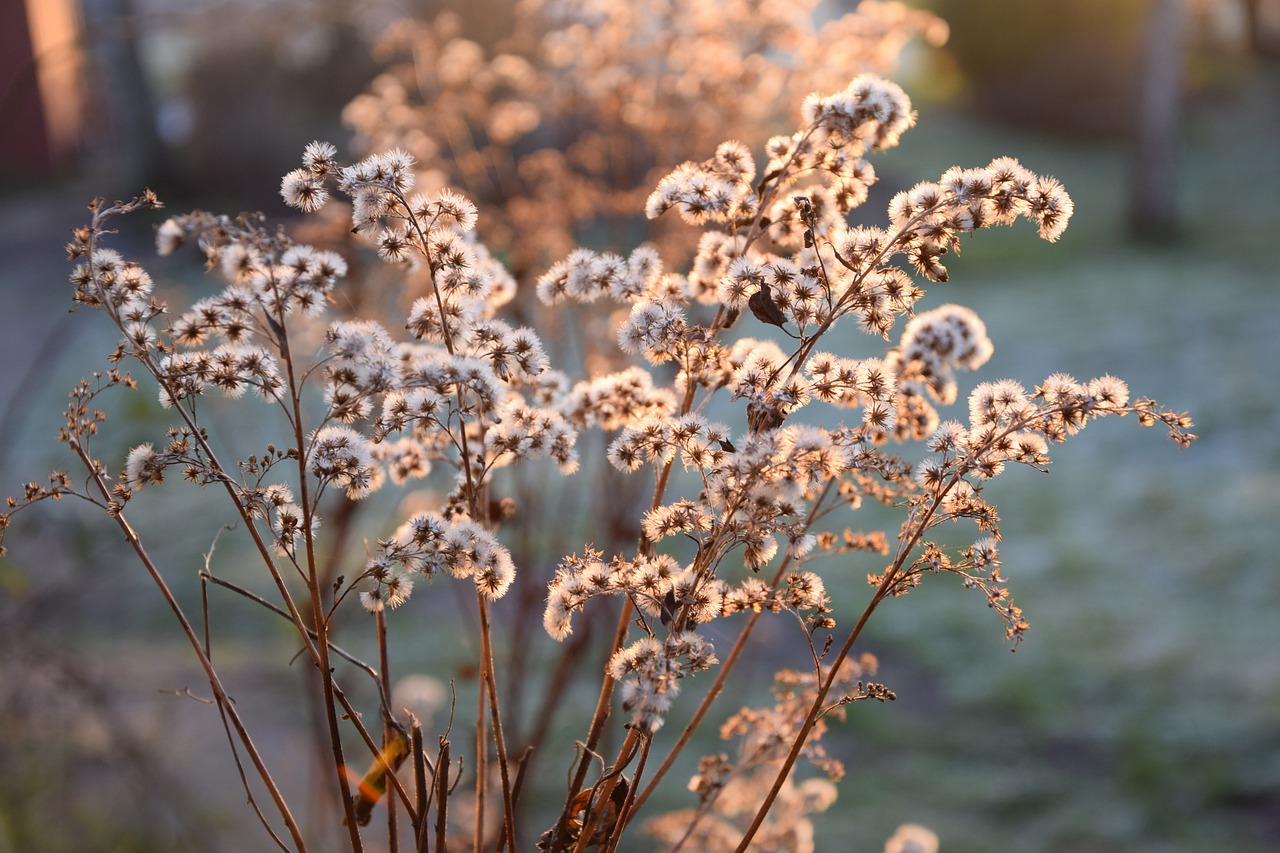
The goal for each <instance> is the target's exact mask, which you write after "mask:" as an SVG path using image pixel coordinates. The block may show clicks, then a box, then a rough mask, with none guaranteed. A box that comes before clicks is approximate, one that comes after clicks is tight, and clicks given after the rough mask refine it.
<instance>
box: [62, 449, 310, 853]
mask: <svg viewBox="0 0 1280 853" xmlns="http://www.w3.org/2000/svg"><path fill="white" fill-rule="evenodd" d="M68 443H69V444H70V446H71V448H72V450H74V451H75V453H76V455H77V456H79V457H80V461H81V462H82V463H83V464H84V466H85V467H86V468H87V469H88V471H89V475H90V478H91V479H92V481H93V483H94V485H95V486H96V487H97V489H98V491H99V492H100V493H101V494H102V497H103V499H104V500H107V501H110V500H111V498H110V492H109V490H108V489H107V485H106V483H105V482H104V481H103V479H102V473H101V471H100V470H99V468H98V467H97V466H96V465H95V464H94V462H93V460H92V459H90V458H89V456H88V455H87V454H86V453H85V451H84V449H83V448H82V447H81V445H80V442H79V441H78V440H77V439H75V438H72V439H71V440H70V441H69V442H68ZM111 516H112V518H114V519H115V522H116V524H117V525H118V526H119V527H120V529H121V531H122V532H123V533H124V538H125V541H126V542H128V543H129V547H131V548H132V549H133V551H134V553H135V554H136V555H137V556H138V559H139V560H140V561H141V562H142V565H143V566H144V567H145V568H146V570H147V573H148V574H150V575H151V580H152V582H153V583H155V585H156V589H157V590H159V592H160V595H161V596H162V597H163V598H164V600H165V602H166V603H168V605H169V609H170V610H172V611H173V615H174V616H175V617H176V618H177V620H178V624H179V625H180V626H181V627H182V632H183V633H184V634H185V635H186V637H187V641H188V642H189V643H190V644H191V648H192V650H194V651H195V653H196V657H197V658H198V659H199V661H200V666H201V668H202V669H203V670H204V673H205V678H207V679H208V681H209V687H210V688H211V689H212V690H213V695H214V698H216V699H217V702H218V707H220V708H223V709H224V710H225V713H226V716H227V719H229V720H230V721H231V726H232V727H233V728H234V729H235V730H236V735H237V736H238V737H239V738H240V742H241V743H242V744H243V745H244V748H245V751H246V752H247V753H248V754H249V758H250V760H251V761H252V762H253V766H254V769H255V770H257V771H258V777H259V778H260V779H261V780H262V783H263V785H264V786H266V789H267V792H268V793H269V794H270V795H271V800H272V802H274V803H275V806H276V810H277V811H279V812H280V817H281V818H282V819H283V820H284V823H285V826H286V827H288V829H289V834H290V835H291V836H292V838H293V842H294V846H295V848H296V849H297V850H298V851H299V853H302V851H305V850H306V849H307V845H306V842H305V841H303V839H302V832H301V830H300V829H299V828H298V824H297V821H295V820H294V818H293V814H292V813H291V812H290V811H289V806H288V805H287V804H286V802H285V799H284V795H283V794H282V793H281V792H280V789H279V787H277V785H276V783H275V780H274V779H273V778H272V776H271V772H270V771H269V770H268V769H267V765H266V763H265V762H264V761H263V760H262V756H261V755H260V754H259V753H258V749H257V747H256V746H255V745H254V742H253V739H252V738H251V737H250V736H249V731H248V729H246V728H245V725H244V721H243V720H241V719H240V714H239V713H238V712H237V711H236V706H235V703H234V702H232V700H231V697H230V696H229V695H228V694H227V691H226V689H225V688H224V687H223V686H222V681H221V679H220V678H219V677H218V673H217V670H215V669H214V666H213V661H212V660H211V659H210V658H209V655H208V654H206V652H205V649H204V645H203V644H202V643H201V641H200V637H199V636H198V635H197V634H196V632H195V629H194V628H193V627H192V626H191V622H190V621H189V620H188V619H187V616H186V614H185V613H184V612H183V611H182V606H181V605H180V604H179V603H178V599H177V598H176V597H175V596H174V594H173V591H172V590H170V589H169V585H168V584H167V583H165V580H164V576H163V575H162V574H161V573H160V569H159V568H158V567H157V566H156V564H155V563H154V562H153V561H152V559H151V555H150V554H149V553H148V552H147V550H146V548H145V547H143V544H142V540H141V539H139V538H138V534H137V533H135V532H134V530H133V527H132V526H130V524H129V522H128V521H127V520H126V519H125V516H124V512H123V511H118V512H115V513H112V514H111Z"/></svg>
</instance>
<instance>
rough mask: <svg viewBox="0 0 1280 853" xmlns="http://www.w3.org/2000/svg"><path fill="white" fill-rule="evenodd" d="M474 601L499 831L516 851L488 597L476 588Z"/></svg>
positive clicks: (508, 771) (513, 816)
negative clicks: (498, 779) (494, 756)
mask: <svg viewBox="0 0 1280 853" xmlns="http://www.w3.org/2000/svg"><path fill="white" fill-rule="evenodd" d="M476 600H477V601H478V602H479V605H480V658H481V667H482V673H481V678H482V679H484V684H485V687H486V689H487V691H488V697H489V718H490V721H491V723H492V725H491V728H492V729H493V742H494V746H495V748H496V749H497V753H498V772H499V773H500V774H501V776H502V809H503V833H504V834H505V836H506V839H507V843H508V844H509V845H510V847H511V850H512V853H514V851H515V850H516V819H515V806H514V803H513V801H512V795H511V777H510V769H509V768H508V766H507V744H506V739H505V738H504V737H503V734H502V713H501V711H500V710H499V705H498V687H497V681H496V677H495V674H494V669H493V643H492V635H493V632H492V627H491V625H490V621H489V600H488V599H487V598H485V597H484V594H483V593H481V592H480V591H479V590H477V591H476Z"/></svg>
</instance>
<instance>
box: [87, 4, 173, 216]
mask: <svg viewBox="0 0 1280 853" xmlns="http://www.w3.org/2000/svg"><path fill="white" fill-rule="evenodd" d="M83 9H84V20H85V35H86V39H87V41H88V43H89V49H90V50H91V51H92V52H93V57H94V58H93V63H94V73H95V74H96V75H97V79H98V86H97V90H96V91H95V93H94V95H93V96H96V97H97V98H99V99H100V107H99V109H100V112H101V113H102V116H101V118H102V120H103V121H104V123H105V125H106V126H105V127H104V129H103V130H104V132H105V133H106V134H107V136H108V138H109V140H110V142H109V144H110V146H111V148H112V149H113V151H112V156H113V159H114V160H115V162H114V163H112V164H109V168H110V170H111V172H112V173H113V177H114V178H115V179H116V180H117V181H118V182H119V183H120V184H121V185H122V187H121V188H120V189H118V190H116V192H124V193H137V192H140V191H141V190H142V188H143V186H145V185H149V186H152V187H156V186H157V185H164V184H167V183H169V182H170V181H171V180H172V177H173V170H172V168H171V165H170V158H169V152H168V149H167V148H166V147H165V145H164V142H163V141H162V140H161V139H160V133H159V129H158V127H157V126H156V109H155V102H154V98H153V97H152V93H151V86H150V85H149V83H148V81H147V75H146V72H145V71H144V70H143V66H142V59H141V56H140V55H139V52H138V40H139V39H138V37H139V35H140V32H139V30H140V28H141V19H140V18H139V16H138V15H137V13H136V10H135V9H134V4H133V0H83Z"/></svg>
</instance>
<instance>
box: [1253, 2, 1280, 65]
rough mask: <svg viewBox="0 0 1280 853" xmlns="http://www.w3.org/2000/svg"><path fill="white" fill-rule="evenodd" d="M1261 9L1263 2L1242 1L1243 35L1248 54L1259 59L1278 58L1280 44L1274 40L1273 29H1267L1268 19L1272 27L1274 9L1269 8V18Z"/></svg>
mask: <svg viewBox="0 0 1280 853" xmlns="http://www.w3.org/2000/svg"><path fill="white" fill-rule="evenodd" d="M1267 11H1268V10H1267V9H1264V8H1263V0H1244V19H1245V34H1246V38H1248V41H1249V52H1250V53H1251V54H1253V55H1254V56H1255V57H1257V58H1259V59H1267V58H1270V57H1274V56H1280V44H1277V42H1276V41H1275V39H1274V36H1275V30H1274V27H1273V28H1271V29H1268V17H1269V18H1270V22H1271V24H1272V25H1274V23H1275V19H1276V17H1277V15H1276V7H1275V5H1274V4H1271V6H1270V13H1271V14H1270V16H1268V15H1267Z"/></svg>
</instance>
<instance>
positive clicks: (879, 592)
mask: <svg viewBox="0 0 1280 853" xmlns="http://www.w3.org/2000/svg"><path fill="white" fill-rule="evenodd" d="M962 474H963V471H957V472H956V473H954V474H953V475H952V477H951V479H950V480H949V481H948V482H947V484H946V485H945V486H944V487H943V488H942V489H940V490H939V491H938V492H937V493H936V494H935V495H934V497H933V500H932V502H931V503H930V505H929V508H928V509H927V510H925V512H924V514H923V515H922V516H921V517H920V520H919V522H918V523H917V524H916V525H915V527H914V528H912V530H911V531H910V533H909V534H908V535H907V536H906V538H905V539H902V540H900V541H899V547H898V553H897V556H896V557H895V558H894V561H893V564H892V565H891V566H890V567H889V569H888V570H887V571H886V572H885V573H884V578H883V579H882V580H881V581H880V585H879V586H878V587H876V591H875V594H874V595H872V597H871V601H870V602H869V603H868V604H867V606H866V608H865V609H864V610H863V611H862V615H861V616H860V617H859V618H858V622H857V624H856V625H854V626H853V630H852V631H851V632H850V633H849V636H848V637H847V638H846V639H845V641H844V645H842V646H841V647H840V651H839V652H838V653H837V654H836V656H835V658H834V659H833V660H832V662H831V664H830V667H829V669H828V670H827V675H826V677H825V678H823V679H822V680H821V682H820V683H819V684H818V690H817V693H816V694H815V695H814V698H813V703H812V704H811V705H810V707H809V711H808V713H807V714H805V718H804V722H803V723H802V724H801V726H800V731H799V733H798V734H797V735H796V737H795V740H794V741H793V742H792V744H791V749H790V750H789V751H788V752H787V757H786V759H785V760H784V761H783V763H782V767H781V769H780V770H779V771H778V775H777V777H776V778H775V779H774V781H773V786H772V787H771V788H770V789H769V793H768V794H767V795H766V796H765V798H764V800H763V801H762V802H761V804H760V806H759V808H758V809H757V810H756V815H755V818H754V819H753V820H752V822H751V826H750V827H748V828H747V832H746V834H745V835H744V836H743V837H742V841H740V842H739V843H738V847H737V850H736V853H745V851H746V849H747V847H748V845H750V843H751V839H752V838H754V837H755V834H756V832H758V831H759V829H760V825H761V824H762V823H764V819H765V816H766V815H768V813H769V810H770V809H771V808H773V803H774V801H775V800H776V799H777V797H778V793H779V792H780V791H781V790H782V786H783V785H784V784H786V781H787V777H788V776H790V775H791V769H792V768H793V767H794V766H795V763H796V760H797V759H798V758H799V757H800V752H801V750H803V748H804V744H805V741H806V740H807V739H808V737H809V732H811V731H812V730H813V727H814V725H816V724H817V722H818V719H819V718H820V717H821V716H822V706H823V703H824V702H825V701H826V698H827V694H828V693H829V692H830V691H831V686H832V685H833V684H834V683H835V680H836V678H837V676H838V675H839V671H840V665H841V664H842V663H844V660H845V658H847V657H848V656H849V652H850V651H852V650H853V644H854V643H855V642H856V641H857V639H858V637H859V636H860V635H861V634H862V629H863V627H864V626H865V625H866V624H867V620H868V619H870V618H871V614H872V613H873V612H875V609H876V607H878V606H879V604H880V602H881V601H883V600H884V599H885V598H886V597H887V596H888V595H889V590H891V589H892V588H893V584H894V583H895V582H896V581H897V579H898V576H899V574H900V573H901V572H902V566H903V564H904V563H905V562H906V559H907V557H908V556H909V555H910V554H911V552H912V551H913V550H914V549H915V546H916V545H917V544H919V542H920V538H921V537H922V536H923V535H924V532H925V531H926V530H928V529H929V522H930V521H931V520H932V518H933V516H934V514H935V513H936V512H937V510H938V507H939V506H941V504H942V500H943V498H944V497H945V496H946V495H947V493H948V492H950V491H951V489H952V488H953V487H954V486H955V484H956V483H958V482H959V481H960V479H961V477H962Z"/></svg>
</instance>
